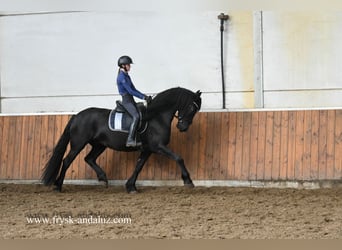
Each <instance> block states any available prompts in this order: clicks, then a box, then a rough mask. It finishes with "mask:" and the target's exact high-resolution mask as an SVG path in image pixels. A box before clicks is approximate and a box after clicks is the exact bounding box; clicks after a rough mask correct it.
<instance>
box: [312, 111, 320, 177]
mask: <svg viewBox="0 0 342 250" xmlns="http://www.w3.org/2000/svg"><path fill="white" fill-rule="evenodd" d="M319 114H320V113H319V111H318V110H315V111H312V112H311V159H310V179H311V180H318V178H319V167H318V166H319V164H318V161H319V159H318V152H319V149H318V148H319V146H318V145H319Z"/></svg>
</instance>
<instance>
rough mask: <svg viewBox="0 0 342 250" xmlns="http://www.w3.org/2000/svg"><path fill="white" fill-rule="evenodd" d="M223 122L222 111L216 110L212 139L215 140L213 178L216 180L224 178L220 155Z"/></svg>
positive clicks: (213, 144)
mask: <svg viewBox="0 0 342 250" xmlns="http://www.w3.org/2000/svg"><path fill="white" fill-rule="evenodd" d="M221 123H222V113H220V112H215V113H214V126H213V134H212V137H211V140H212V141H213V143H212V146H213V152H212V153H213V154H212V156H213V163H212V164H213V168H212V172H211V175H212V176H211V178H210V179H215V180H220V179H222V176H221V174H220V157H221V126H222V125H221Z"/></svg>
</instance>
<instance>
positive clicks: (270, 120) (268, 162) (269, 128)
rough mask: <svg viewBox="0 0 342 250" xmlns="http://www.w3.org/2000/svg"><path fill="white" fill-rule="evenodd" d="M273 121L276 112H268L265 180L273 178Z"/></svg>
mask: <svg viewBox="0 0 342 250" xmlns="http://www.w3.org/2000/svg"><path fill="white" fill-rule="evenodd" d="M273 123H274V112H273V111H268V112H266V138H265V141H266V144H265V168H264V171H265V173H264V180H271V179H272V165H273V159H272V157H273V154H272V148H273Z"/></svg>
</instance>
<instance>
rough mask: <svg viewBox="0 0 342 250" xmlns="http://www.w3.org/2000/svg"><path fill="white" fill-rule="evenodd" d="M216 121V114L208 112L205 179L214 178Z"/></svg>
mask: <svg viewBox="0 0 342 250" xmlns="http://www.w3.org/2000/svg"><path fill="white" fill-rule="evenodd" d="M214 122H215V114H214V113H208V116H207V126H208V127H207V134H206V136H207V144H206V151H205V166H206V168H205V179H209V180H210V179H212V171H213V158H214V141H213V139H212V138H213V136H214Z"/></svg>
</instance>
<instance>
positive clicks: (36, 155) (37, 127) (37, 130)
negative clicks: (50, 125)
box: [32, 115, 42, 180]
mask: <svg viewBox="0 0 342 250" xmlns="http://www.w3.org/2000/svg"><path fill="white" fill-rule="evenodd" d="M32 118H33V122H34V130H33V131H32V136H33V159H34V160H33V162H32V179H35V180H36V179H39V178H40V176H41V172H42V167H41V158H40V149H41V147H40V141H41V140H40V137H41V134H42V132H41V131H42V116H39V115H38V116H35V117H32Z"/></svg>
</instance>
